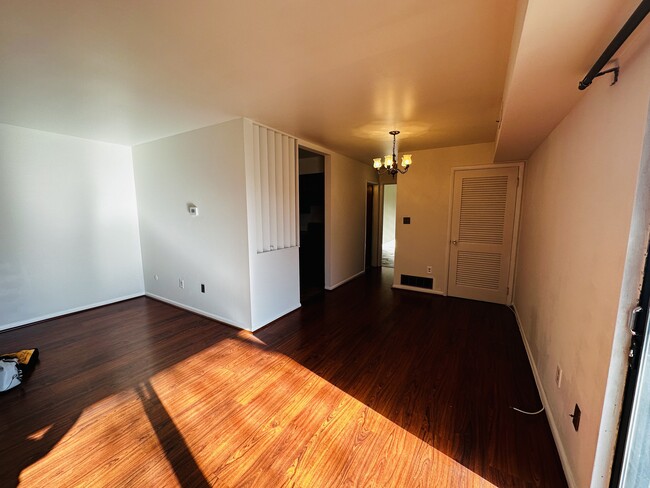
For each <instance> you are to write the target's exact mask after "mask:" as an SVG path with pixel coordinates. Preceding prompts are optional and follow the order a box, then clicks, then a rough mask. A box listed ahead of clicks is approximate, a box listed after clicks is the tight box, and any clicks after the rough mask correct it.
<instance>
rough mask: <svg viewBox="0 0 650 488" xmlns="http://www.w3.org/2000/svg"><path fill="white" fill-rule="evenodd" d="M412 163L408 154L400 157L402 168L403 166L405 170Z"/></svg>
mask: <svg viewBox="0 0 650 488" xmlns="http://www.w3.org/2000/svg"><path fill="white" fill-rule="evenodd" d="M412 162H413V161H411V155H410V154H404V155H403V156H402V166H404V167H405V168H408V167H409V166H410V165H411V163H412Z"/></svg>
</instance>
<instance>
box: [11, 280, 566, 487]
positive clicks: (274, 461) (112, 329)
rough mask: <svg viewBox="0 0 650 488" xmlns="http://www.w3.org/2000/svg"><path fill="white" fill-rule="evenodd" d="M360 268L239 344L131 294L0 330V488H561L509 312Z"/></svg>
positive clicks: (208, 324) (212, 325)
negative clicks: (15, 369)
mask: <svg viewBox="0 0 650 488" xmlns="http://www.w3.org/2000/svg"><path fill="white" fill-rule="evenodd" d="M391 279H392V270H384V271H383V272H372V273H368V274H367V275H366V276H364V277H361V278H359V279H357V280H355V281H353V282H351V283H349V284H347V285H345V286H343V287H340V288H339V289H337V290H335V291H333V292H328V293H326V294H323V295H320V296H316V297H313V298H311V299H310V300H309V301H308V303H304V304H303V307H302V309H300V310H299V311H296V312H294V313H292V314H290V315H289V316H287V317H284V318H282V319H281V320H279V321H277V322H275V323H273V324H271V325H269V326H267V327H266V328H264V329H262V330H261V331H259V332H257V333H255V334H250V333H246V332H242V331H238V330H236V329H233V328H230V327H227V326H224V325H222V324H219V323H217V322H214V321H211V320H209V319H205V318H202V317H200V316H197V315H193V314H191V313H189V312H185V311H183V310H179V309H177V308H174V307H171V306H169V305H166V304H163V303H160V302H156V301H154V300H151V299H148V298H138V299H134V300H130V301H127V302H122V303H119V304H115V305H110V306H106V307H102V308H98V309H94V310H90V311H86V312H82V313H78V314H75V315H71V316H67V317H63V318H59V319H55V320H50V321H47V322H42V323H39V324H35V325H32V326H28V327H24V328H21V329H15V330H12V331H8V332H4V333H1V334H0V352H12V351H14V350H17V349H22V348H29V347H38V348H39V349H40V351H41V362H40V364H39V365H38V366H37V369H36V371H35V373H34V374H33V375H32V377H31V378H29V380H28V381H26V382H25V384H24V386H23V387H22V388H19V389H15V390H12V391H10V392H7V393H5V394H2V395H0V439H2V442H1V443H0V485H1V486H16V485H17V484H18V483H19V482H20V485H21V486H29V487H42V486H47V487H58V486H65V487H71V486H92V487H103V486H106V487H108V486H110V487H116V486H137V487H142V486H156V487H166V486H183V487H194V486H196V487H206V486H220V487H221V486H223V487H246V486H249V487H281V486H296V487H334V486H394V487H418V486H420V487H425V486H429V487H464V486H468V487H491V486H497V487H518V488H519V487H529V486H531V487H532V486H546V487H553V488H558V487H563V486H566V481H565V479H564V476H563V474H562V470H561V466H560V462H559V459H558V455H557V452H556V450H555V447H554V444H553V441H552V437H551V433H550V430H549V427H548V423H547V421H546V418H545V417H544V415H543V414H542V415H537V416H525V415H521V414H518V413H516V412H514V411H513V410H511V409H510V408H509V407H510V406H511V405H512V406H517V407H520V408H523V409H528V410H537V409H538V408H539V406H540V400H539V398H538V396H537V393H536V390H535V384H534V380H533V377H532V373H531V371H530V367H529V365H528V362H527V359H526V354H525V351H524V348H523V344H522V342H521V338H520V337H519V334H518V331H517V326H516V323H515V321H514V319H513V316H512V314H511V312H510V311H509V310H508V309H507V308H505V307H503V306H499V305H491V304H485V303H479V302H473V301H468V300H460V299H454V298H444V297H438V296H431V295H425V294H419V293H411V292H404V291H396V290H392V289H391V288H390V286H389V285H390V281H391Z"/></svg>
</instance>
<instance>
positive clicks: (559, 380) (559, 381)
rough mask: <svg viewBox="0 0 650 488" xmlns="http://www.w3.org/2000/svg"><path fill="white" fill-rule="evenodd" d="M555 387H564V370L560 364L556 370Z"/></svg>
mask: <svg viewBox="0 0 650 488" xmlns="http://www.w3.org/2000/svg"><path fill="white" fill-rule="evenodd" d="M555 385H556V386H557V387H558V388H560V387H561V386H562V368H560V365H559V364H558V365H557V367H556V369H555Z"/></svg>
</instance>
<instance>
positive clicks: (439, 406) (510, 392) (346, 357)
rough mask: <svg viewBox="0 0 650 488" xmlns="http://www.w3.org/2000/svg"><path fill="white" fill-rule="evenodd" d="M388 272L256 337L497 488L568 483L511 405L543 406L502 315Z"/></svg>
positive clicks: (540, 436) (552, 453)
mask: <svg viewBox="0 0 650 488" xmlns="http://www.w3.org/2000/svg"><path fill="white" fill-rule="evenodd" d="M392 278H393V271H392V270H391V269H383V270H382V269H378V270H371V271H369V272H367V273H366V274H365V276H363V277H360V278H358V279H356V280H353V281H352V282H350V283H348V284H346V285H344V286H342V287H340V288H338V289H337V290H335V291H334V292H332V293H328V294H325V295H324V296H321V297H319V299H318V300H314V301H312V302H310V303H308V304H307V306H305V307H303V308H302V309H301V310H300V311H299V312H298V313H299V314H300V316H299V318H298V319H294V320H286V321H279V322H278V323H277V324H275V325H274V326H272V327H268V328H265V329H262V330H260V331H258V332H256V333H255V336H256V337H257V338H259V339H260V340H261V341H263V342H264V343H266V344H267V345H268V347H269V348H271V349H272V350H273V351H275V352H276V353H281V354H284V355H286V356H288V357H290V358H291V359H293V360H294V361H296V362H297V363H299V364H301V365H302V366H304V367H306V368H308V369H309V370H311V371H312V372H314V373H315V374H317V375H318V376H320V377H321V378H323V379H325V380H326V381H328V382H329V383H331V384H332V385H334V386H336V387H337V388H339V389H340V390H342V391H344V392H346V393H347V394H348V395H351V396H352V397H354V398H355V399H356V400H358V401H360V402H362V403H363V404H365V405H366V406H368V407H370V408H371V409H373V410H374V411H375V412H377V413H379V414H381V415H382V416H384V417H385V418H387V419H388V420H390V421H391V422H393V423H394V424H396V425H398V426H400V427H401V428H403V429H405V430H407V431H408V432H409V433H411V434H413V435H415V436H416V437H418V438H420V439H421V440H423V441H425V442H427V443H428V444H429V445H431V446H432V447H434V448H435V449H437V450H438V451H440V452H442V453H443V454H445V455H447V456H448V457H450V458H452V459H454V460H455V461H457V462H458V463H460V464H462V465H463V466H465V467H466V468H468V469H469V470H470V471H472V472H474V473H476V474H478V475H479V476H481V477H482V478H484V479H485V480H487V481H489V482H491V483H493V484H494V485H496V486H499V487H509V486H512V487H515V486H528V484H531V485H535V486H553V487H558V488H559V487H562V486H566V480H565V478H564V473H563V471H562V467H561V463H560V460H559V456H558V454H557V450H556V447H555V444H554V441H553V438H552V434H551V431H550V427H549V425H548V422H547V419H546V417H545V415H544V414H541V415H537V416H528V415H522V414H519V413H517V412H515V411H513V410H512V409H511V408H510V407H511V406H515V407H519V408H522V409H524V410H529V411H535V410H538V408H539V406H540V405H541V400H540V398H539V396H538V393H537V389H536V386H535V381H534V378H533V375H532V371H531V369H530V366H529V363H528V359H527V356H526V352H525V348H524V345H523V342H522V340H521V336H520V334H519V330H518V327H517V324H516V322H515V319H514V316H513V314H512V312H511V311H510V310H509V309H508V308H507V307H505V306H502V305H496V304H490V303H483V302H476V301H472V300H463V299H458V298H451V297H442V296H433V295H428V294H423V293H413V292H406V291H402V290H393V289H392V288H391V285H392ZM337 295H338V296H337ZM341 296H345V297H346V299H344V300H342V299H341ZM297 338H298V339H297ZM540 480H541V481H540Z"/></svg>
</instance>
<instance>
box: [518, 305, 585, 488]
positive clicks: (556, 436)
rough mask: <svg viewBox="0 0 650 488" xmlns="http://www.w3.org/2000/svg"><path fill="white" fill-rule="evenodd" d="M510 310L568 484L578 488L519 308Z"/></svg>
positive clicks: (570, 486) (571, 487)
mask: <svg viewBox="0 0 650 488" xmlns="http://www.w3.org/2000/svg"><path fill="white" fill-rule="evenodd" d="M509 308H510V310H512V312H513V313H514V315H515V320H516V321H517V327H519V334H520V335H521V339H522V340H523V342H524V347H525V348H526V355H527V356H528V362H529V363H530V368H531V369H532V370H533V377H534V378H535V384H536V385H537V391H538V392H539V397H540V398H541V400H542V405H544V412H546V418H547V419H548V423H549V425H550V426H551V433H552V434H553V440H554V441H555V447H557V452H558V454H559V455H560V462H561V463H562V468H563V469H564V475H565V476H566V479H567V483H568V484H569V488H576V487H577V485H576V482H575V478H574V477H573V471H572V470H571V465H570V464H569V457H568V456H567V453H566V451H565V450H564V444H562V441H561V439H560V432H559V430H558V429H557V423H556V422H555V417H553V412H551V409H550V408H548V406H549V403H548V398H547V396H546V391H545V390H544V387H543V386H542V379H541V377H540V375H539V371H537V366H536V365H535V362H534V361H533V355H532V352H531V350H530V345H529V344H528V339H526V334H524V329H523V328H522V327H521V319H520V318H519V313H517V308H516V307H515V306H514V304H513V305H511V306H510V307H509Z"/></svg>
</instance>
